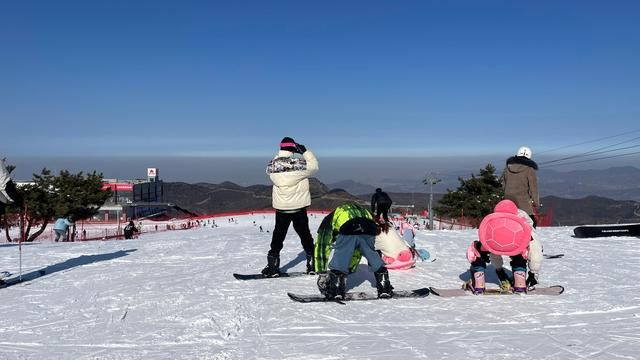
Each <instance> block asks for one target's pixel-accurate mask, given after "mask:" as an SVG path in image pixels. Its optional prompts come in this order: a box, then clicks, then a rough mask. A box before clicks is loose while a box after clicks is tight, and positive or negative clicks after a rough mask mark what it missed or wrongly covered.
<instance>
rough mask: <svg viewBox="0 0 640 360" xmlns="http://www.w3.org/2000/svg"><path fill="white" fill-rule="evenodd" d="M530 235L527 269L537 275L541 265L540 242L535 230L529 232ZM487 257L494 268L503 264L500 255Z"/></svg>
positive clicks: (498, 267)
mask: <svg viewBox="0 0 640 360" xmlns="http://www.w3.org/2000/svg"><path fill="white" fill-rule="evenodd" d="M531 236H532V238H531V241H530V242H529V254H528V258H527V264H528V265H529V271H531V272H532V273H534V274H536V275H537V274H539V273H540V267H541V266H542V258H543V255H542V243H541V242H540V239H539V237H538V235H537V234H536V233H535V231H533V232H532V233H531ZM489 258H490V260H491V263H492V264H493V266H495V267H496V269H500V268H501V267H502V266H503V261H502V256H500V255H494V254H490V255H489Z"/></svg>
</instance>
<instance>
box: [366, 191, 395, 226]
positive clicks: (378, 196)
mask: <svg viewBox="0 0 640 360" xmlns="http://www.w3.org/2000/svg"><path fill="white" fill-rule="evenodd" d="M391 204H393V201H391V198H390V197H389V195H388V194H387V193H386V192H384V191H382V189H381V188H377V189H376V192H375V193H374V194H373V196H372V197H371V213H373V214H376V219H379V218H380V215H382V218H383V219H384V221H387V222H388V221H389V209H390V208H391Z"/></svg>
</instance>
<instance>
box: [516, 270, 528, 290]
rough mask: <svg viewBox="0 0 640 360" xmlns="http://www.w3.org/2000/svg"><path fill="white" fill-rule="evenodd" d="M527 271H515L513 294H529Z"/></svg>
mask: <svg viewBox="0 0 640 360" xmlns="http://www.w3.org/2000/svg"><path fill="white" fill-rule="evenodd" d="M526 274H527V271H526V270H525V269H523V268H514V269H513V292H514V293H518V294H524V293H526V292H527V279H526Z"/></svg>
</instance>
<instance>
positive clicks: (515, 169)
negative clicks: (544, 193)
mask: <svg viewBox="0 0 640 360" xmlns="http://www.w3.org/2000/svg"><path fill="white" fill-rule="evenodd" d="M531 156H532V152H531V149H530V148H528V147H526V146H523V147H521V148H519V149H518V151H517V152H516V156H512V157H510V158H508V159H507V165H506V167H505V169H504V171H503V172H502V176H501V177H500V182H501V183H502V186H503V189H504V198H505V199H508V200H511V201H513V202H514V203H516V205H517V206H518V208H519V209H522V210H524V211H525V212H526V213H527V214H528V215H529V216H530V217H531V220H533V227H534V228H535V227H536V225H537V224H536V218H535V213H534V208H537V207H538V206H539V205H540V196H539V194H538V179H537V176H536V171H537V170H538V164H536V162H535V161H533V160H531Z"/></svg>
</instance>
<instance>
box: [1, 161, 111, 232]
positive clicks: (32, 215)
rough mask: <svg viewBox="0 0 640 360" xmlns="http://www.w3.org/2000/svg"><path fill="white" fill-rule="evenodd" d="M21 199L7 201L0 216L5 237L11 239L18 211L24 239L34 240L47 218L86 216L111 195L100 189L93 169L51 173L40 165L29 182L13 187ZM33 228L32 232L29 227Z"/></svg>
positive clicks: (45, 226)
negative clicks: (11, 228) (2, 215)
mask: <svg viewBox="0 0 640 360" xmlns="http://www.w3.org/2000/svg"><path fill="white" fill-rule="evenodd" d="M17 190H18V192H19V194H20V198H21V199H22V201H20V202H16V203H14V204H11V205H10V206H9V207H8V208H7V214H6V215H5V216H4V219H3V224H2V225H3V227H4V228H5V234H6V237H7V241H15V239H12V238H11V236H10V235H9V228H10V227H11V226H17V225H18V219H19V216H20V214H22V213H26V217H25V241H34V240H35V239H36V238H37V237H38V236H40V234H42V233H43V232H44V230H45V229H46V228H47V225H48V224H49V222H51V221H52V220H53V219H55V218H58V217H71V218H72V219H73V221H79V220H83V219H88V218H90V217H91V216H93V215H95V214H97V213H98V209H99V208H100V206H102V205H103V204H104V202H105V201H106V200H107V199H108V198H109V196H111V193H110V191H105V190H102V174H99V173H96V172H95V171H94V172H92V173H90V174H87V175H86V176H85V175H83V173H82V172H79V173H77V174H71V173H70V172H68V171H67V170H62V171H60V175H59V176H54V175H52V174H51V171H49V170H47V169H43V170H42V172H41V173H40V174H39V175H36V174H34V175H33V183H32V184H28V185H25V186H22V187H20V188H18V189H17ZM33 228H35V229H37V230H35V231H34V232H33V233H32V232H31V231H32V229H33Z"/></svg>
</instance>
